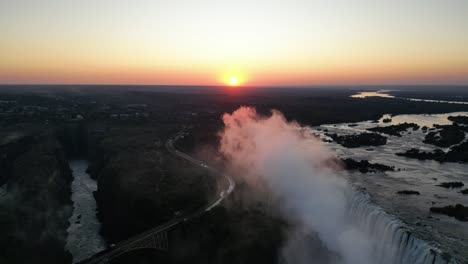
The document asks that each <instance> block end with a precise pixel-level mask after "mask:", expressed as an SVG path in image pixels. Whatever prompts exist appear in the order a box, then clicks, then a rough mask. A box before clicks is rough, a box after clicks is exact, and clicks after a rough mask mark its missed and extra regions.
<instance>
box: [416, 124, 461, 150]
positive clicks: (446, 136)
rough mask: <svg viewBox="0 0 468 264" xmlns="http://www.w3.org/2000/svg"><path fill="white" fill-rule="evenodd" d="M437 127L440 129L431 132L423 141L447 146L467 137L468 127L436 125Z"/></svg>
mask: <svg viewBox="0 0 468 264" xmlns="http://www.w3.org/2000/svg"><path fill="white" fill-rule="evenodd" d="M435 128H437V129H439V130H438V131H432V132H429V133H428V134H427V135H426V137H425V138H424V140H423V142H424V143H426V144H431V145H434V146H437V147H441V148H447V147H450V146H453V145H456V144H459V143H461V142H462V141H463V140H464V139H465V132H468V127H465V126H459V125H448V126H438V125H436V126H435Z"/></svg>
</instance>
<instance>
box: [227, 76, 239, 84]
mask: <svg viewBox="0 0 468 264" xmlns="http://www.w3.org/2000/svg"><path fill="white" fill-rule="evenodd" d="M229 84H230V85H232V86H236V85H238V84H239V79H238V78H237V77H236V76H231V78H229Z"/></svg>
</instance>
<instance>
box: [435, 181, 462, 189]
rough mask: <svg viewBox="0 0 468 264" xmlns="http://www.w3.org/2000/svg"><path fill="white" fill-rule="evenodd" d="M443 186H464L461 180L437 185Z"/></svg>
mask: <svg viewBox="0 0 468 264" xmlns="http://www.w3.org/2000/svg"><path fill="white" fill-rule="evenodd" d="M437 186H440V187H444V188H461V187H463V186H464V184H463V182H442V183H441V184H439V185H437Z"/></svg>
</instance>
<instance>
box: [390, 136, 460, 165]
mask: <svg viewBox="0 0 468 264" xmlns="http://www.w3.org/2000/svg"><path fill="white" fill-rule="evenodd" d="M396 155H397V156H403V157H407V158H412V159H419V160H436V161H439V162H459V163H463V162H468V141H467V142H464V143H462V144H460V145H456V146H453V147H451V148H450V149H449V150H448V151H447V152H445V151H443V150H441V149H436V150H434V151H432V152H427V151H420V150H419V149H416V148H412V149H410V150H407V151H406V152H400V153H396Z"/></svg>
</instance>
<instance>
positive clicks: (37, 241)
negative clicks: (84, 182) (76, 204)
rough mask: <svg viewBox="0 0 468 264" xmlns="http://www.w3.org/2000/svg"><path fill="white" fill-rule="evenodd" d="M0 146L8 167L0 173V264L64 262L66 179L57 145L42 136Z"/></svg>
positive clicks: (68, 177) (67, 259)
mask: <svg viewBox="0 0 468 264" xmlns="http://www.w3.org/2000/svg"><path fill="white" fill-rule="evenodd" d="M1 147H2V151H4V153H5V155H2V157H3V158H4V159H5V158H6V161H5V160H3V164H8V166H7V167H6V169H5V167H3V173H2V174H3V177H4V179H6V182H7V185H6V193H5V195H4V196H3V197H2V198H1V200H0V234H2V236H1V238H0V248H2V250H1V251H0V252H1V253H0V263H9V264H14V263H60V264H62V263H70V262H71V255H70V253H68V252H66V251H65V249H64V246H65V240H66V236H67V232H66V229H67V227H68V217H69V216H70V215H71V211H72V209H71V200H70V193H71V190H70V183H71V180H72V177H71V173H70V170H69V167H68V163H67V160H66V157H65V151H64V149H63V147H62V145H61V144H60V143H59V142H58V141H57V140H56V139H55V138H54V137H52V136H50V135H47V134H44V135H40V136H35V137H29V136H24V137H19V138H17V139H15V140H13V141H11V142H7V143H6V144H4V145H2V146H1ZM10 150H11V151H10Z"/></svg>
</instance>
